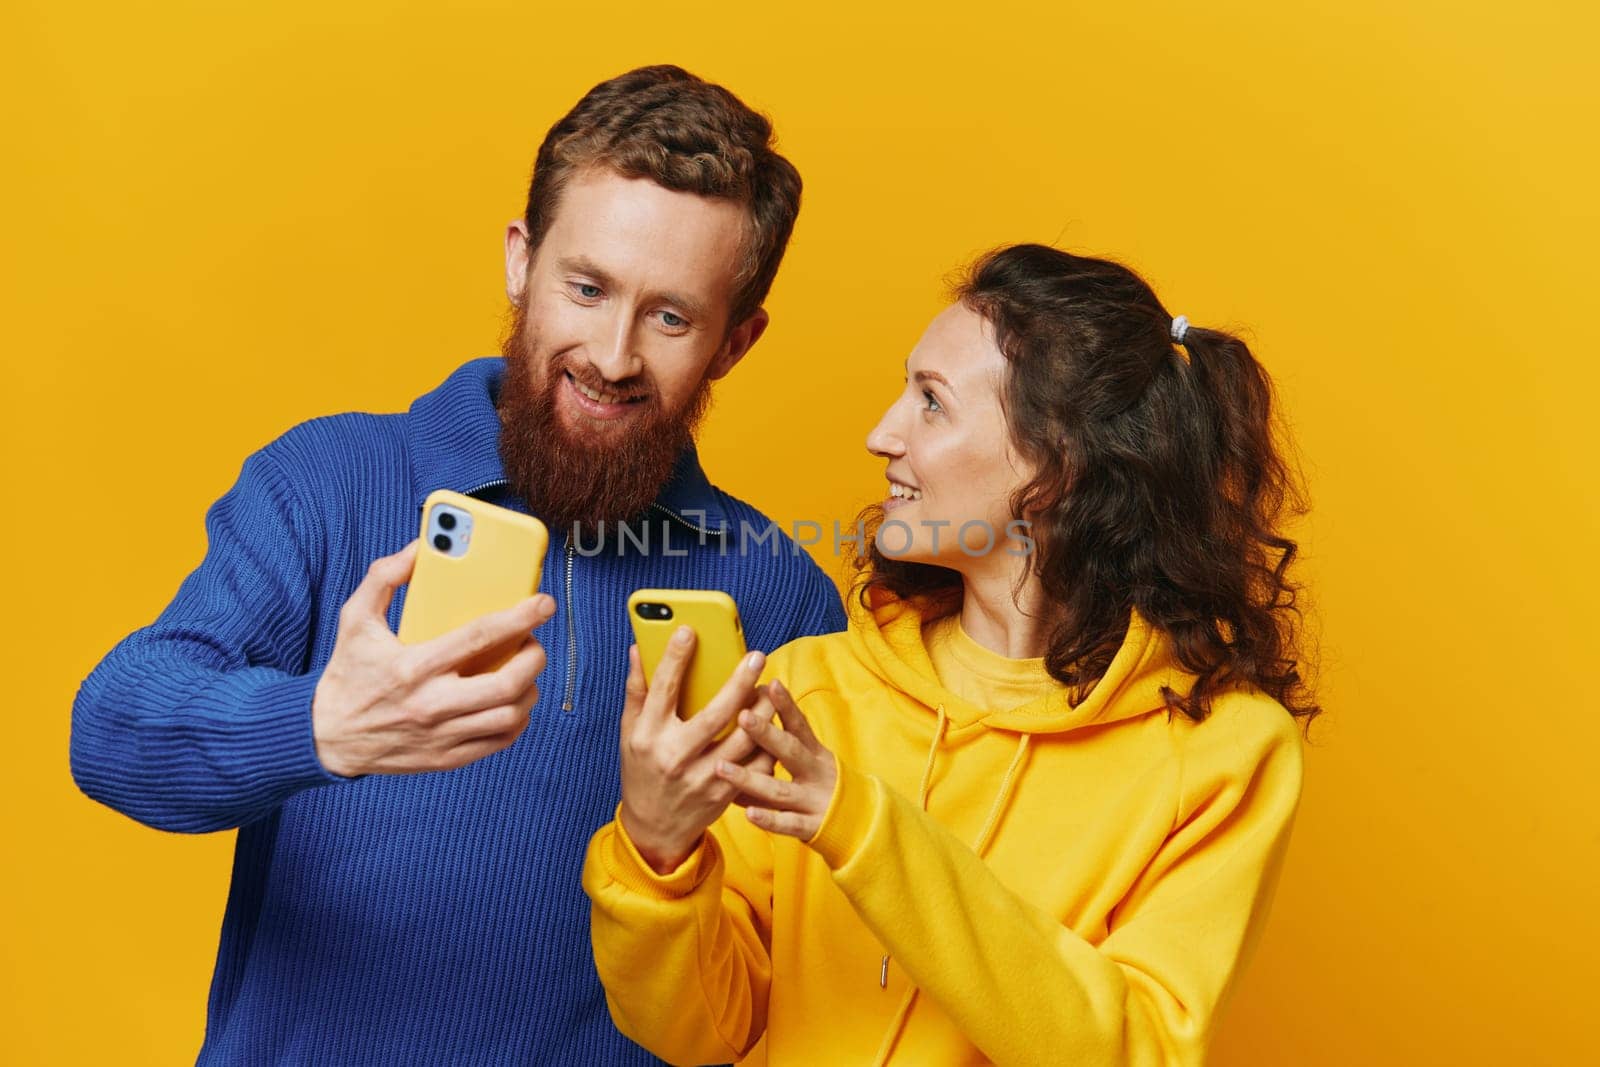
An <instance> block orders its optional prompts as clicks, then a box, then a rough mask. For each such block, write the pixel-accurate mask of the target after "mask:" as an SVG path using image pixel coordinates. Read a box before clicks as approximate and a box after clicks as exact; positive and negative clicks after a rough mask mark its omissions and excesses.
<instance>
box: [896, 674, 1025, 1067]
mask: <svg viewBox="0 0 1600 1067" xmlns="http://www.w3.org/2000/svg"><path fill="white" fill-rule="evenodd" d="M938 710H939V725H938V727H937V728H936V729H935V730H934V732H933V744H931V745H929V746H928V762H927V765H926V766H925V767H923V769H922V783H921V784H920V785H918V786H917V807H918V808H920V809H922V810H923V811H927V810H928V785H929V783H930V782H931V781H932V780H933V765H934V763H935V762H936V761H937V760H938V756H939V743H940V742H941V741H943V740H944V732H945V728H946V727H947V726H948V725H949V724H950V717H949V716H948V715H946V714H945V711H944V705H943V704H940V705H939V709H938ZM1032 740H1033V735H1032V734H1022V735H1021V736H1020V738H1019V740H1018V741H1017V751H1016V754H1015V755H1013V756H1012V757H1011V765H1010V766H1009V767H1007V768H1006V773H1005V777H1004V778H1002V779H1000V790H999V792H997V793H996V794H995V798H994V804H993V805H991V806H990V808H989V815H988V817H987V818H985V819H984V821H983V829H981V830H979V831H978V837H977V839H976V840H975V841H973V843H972V851H973V852H975V853H976V854H977V855H978V857H979V858H980V859H981V858H982V857H983V851H984V849H986V848H988V847H989V840H990V838H991V837H992V836H993V834H994V831H995V829H996V828H997V827H998V826H999V825H1000V815H1001V813H1002V812H1004V810H1005V806H1006V801H1008V800H1010V799H1011V790H1012V788H1013V787H1014V786H1015V784H1016V780H1017V772H1018V771H1019V770H1021V769H1022V764H1023V762H1024V761H1025V760H1026V759H1027V758H1028V745H1029V742H1031V741H1032ZM888 985H889V956H888V954H887V953H885V954H884V957H883V961H882V963H881V964H880V965H879V967H878V987H879V988H880V989H884V988H887V987H888ZM917 992H918V990H917V987H916V986H912V987H911V988H909V989H907V990H906V995H905V996H904V997H903V998H902V999H901V1001H900V1007H899V1009H898V1010H896V1011H895V1013H894V1019H893V1020H892V1021H891V1022H890V1023H889V1032H888V1033H886V1034H885V1035H884V1037H883V1044H881V1045H879V1046H878V1054H877V1055H876V1056H874V1057H873V1058H872V1062H873V1065H874V1067H881V1065H882V1064H884V1063H887V1062H888V1059H889V1053H890V1052H892V1051H894V1046H895V1042H897V1041H899V1040H900V1032H901V1030H903V1029H904V1028H905V1022H906V1017H907V1016H908V1015H910V1014H911V1004H912V1002H913V1001H915V1000H916V999H917Z"/></svg>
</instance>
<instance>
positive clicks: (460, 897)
mask: <svg viewBox="0 0 1600 1067" xmlns="http://www.w3.org/2000/svg"><path fill="white" fill-rule="evenodd" d="M502 371H503V364H502V362H501V361H500V360H499V359H484V360H477V361H474V362H471V363H468V364H466V365H465V366H463V367H462V368H460V369H459V370H457V371H456V372H455V373H454V374H452V375H451V376H450V377H449V379H447V380H446V381H445V382H444V384H443V385H441V386H440V387H439V388H438V389H436V390H435V391H433V392H431V393H429V394H427V395H426V396H423V397H422V398H420V399H419V400H417V402H416V403H415V404H413V405H412V407H411V410H410V411H409V412H408V413H407V414H403V415H361V414H349V415H339V416H334V417H331V418H324V419H316V420H313V421H311V422H308V423H305V424H303V425H301V426H298V427H296V428H294V429H293V430H290V431H289V432H288V433H287V434H285V435H284V436H283V437H281V438H279V439H278V440H276V441H274V442H273V443H272V444H270V445H268V446H267V447H265V448H263V449H262V450H261V451H259V452H257V453H256V454H254V455H253V456H251V457H250V458H249V459H248V460H247V461H246V462H245V464H244V469H243V472H242V473H241V474H240V477H239V481H238V483H237V484H236V485H235V486H234V487H233V488H232V489H231V490H230V491H229V492H228V493H227V494H226V495H225V496H223V497H222V499H220V500H219V501H217V503H216V504H215V505H214V506H213V507H212V509H211V511H210V512H209V514H208V516H207V531H208V534H209V539H210V542H209V548H208V550H207V553H206V557H205V559H204V561H203V562H202V563H201V565H200V567H199V568H198V569H197V570H196V571H195V572H194V573H193V574H191V575H190V576H189V577H188V578H187V579H186V580H185V581H184V583H183V585H182V586H181V587H180V589H179V590H178V594H177V597H176V599H174V600H173V602H172V603H171V605H169V606H168V607H167V609H166V610H165V611H164V612H163V613H162V614H161V617H160V618H159V619H157V620H156V622H155V623H154V624H153V625H151V626H149V627H147V628H145V629H143V630H139V631H137V632H136V633H134V634H133V635H131V636H130V637H128V638H127V639H126V640H125V641H123V642H122V643H121V644H119V645H118V646H117V647H116V648H115V649H113V650H112V652H111V653H110V654H109V655H107V656H106V658H105V660H104V661H103V662H102V663H101V664H100V665H99V666H98V667H97V668H95V670H94V672H93V673H92V674H91V675H90V676H89V678H88V679H87V680H86V681H85V682H84V683H83V687H82V689H81V690H80V691H79V693H78V697H77V701H76V702H75V704H74V706H73V718H72V771H73V775H74V777H75V778H76V779H77V781H78V784H79V786H80V787H81V788H82V789H83V791H84V792H85V793H87V794H88V795H89V796H91V797H93V798H95V799H96V800H99V801H101V802H103V803H105V804H108V805H110V806H111V807H113V808H116V809H117V810H119V811H122V812H124V813H126V814H128V815H130V816H132V817H133V818H135V819H138V820H139V821H140V822H144V823H147V824H149V825H151V826H154V827H158V828H161V829H166V830H178V831H185V832H204V831H210V830H223V829H229V828H232V827H238V828H239V836H238V842H237V845H236V849H235V854H234V863H233V884H232V889H231V891H230V893H229V896H228V904H227V910H226V912H225V914H224V916H223V921H222V937H221V945H220V947H219V950H218V953H217V966H216V973H215V975H214V976H213V978H212V984H211V998H210V1004H209V1008H208V1014H207V1022H206V1034H205V1044H204V1046H203V1047H202V1048H201V1050H200V1056H199V1062H201V1063H216V1064H241V1063H250V1064H255V1063H317V1064H328V1063H333V1064H346V1063H361V1064H511V1063H559V1064H567V1063H571V1064H607V1065H610V1064H633V1063H654V1062H656V1061H655V1060H654V1059H653V1058H652V1057H651V1056H649V1055H648V1054H647V1053H645V1052H644V1051H643V1050H642V1049H640V1048H639V1047H638V1046H636V1045H634V1044H632V1043H631V1042H629V1041H628V1040H627V1039H626V1038H624V1037H622V1036H621V1035H620V1034H618V1033H617V1032H616V1030H615V1029H613V1027H612V1025H611V1019H610V1016H609V1015H608V1014H607V1011H606V1004H605V996H604V993H603V992H602V990H601V986H600V983H599V980H598V979H597V978H596V976H595V970H594V962H593V957H592V955H591V949H590V943H589V902H588V898H586V897H585V896H584V894H583V889H582V887H581V886H580V884H579V871H580V869H581V867H582V864H583V854H584V847H585V845H586V844H587V842H588V840H589V837H590V835H591V834H593V833H594V831H595V830H596V829H598V828H599V827H600V826H601V825H603V824H604V823H605V822H607V821H608V820H609V819H611V817H612V815H613V814H614V812H615V808H616V805H617V801H618V797H619V783H618V717H619V715H620V712H621V708H622V694H623V684H624V678H625V676H626V672H627V647H628V645H629V643H630V640H631V638H630V628H629V625H628V619H627V611H626V600H627V597H628V594H629V593H631V592H632V591H633V590H635V589H638V588H642V587H656V588H663V587H664V588H690V589H693V588H700V589H721V590H724V591H726V592H728V593H730V594H731V595H732V596H733V598H734V599H735V601H737V602H738V604H739V608H740V612H741V614H742V616H743V619H744V627H745V633H746V635H747V638H748V640H749V643H750V647H752V648H759V649H762V650H765V651H771V650H773V649H775V648H777V647H778V646H779V645H782V644H784V643H785V642H787V641H790V640H793V639H794V638H797V637H801V636H805V635H808V634H815V633H826V632H831V631H834V630H839V629H843V627H844V621H845V620H844V614H843V611H842V609H841V607H840V603H839V597H838V593H837V592H836V590H835V589H834V587H833V585H832V583H830V582H829V581H828V579H827V578H826V576H824V575H823V573H822V572H821V570H820V569H819V568H818V567H817V566H816V565H815V564H814V563H812V562H811V560H810V558H809V557H808V556H807V555H806V554H805V553H804V552H803V551H801V550H799V549H798V548H797V547H796V546H795V545H794V544H793V542H791V541H789V540H788V539H787V538H784V537H782V536H781V535H779V537H778V539H777V540H776V541H773V540H765V541H758V540H756V538H755V536H745V535H746V533H747V531H748V532H749V533H750V534H751V535H755V534H764V533H766V532H767V530H768V524H767V520H766V519H765V517H764V516H762V515H761V514H760V513H759V512H757V511H756V510H755V509H753V508H751V507H750V506H748V505H747V504H744V503H742V502H740V501H738V500H735V499H734V498H732V497H730V496H728V495H726V494H724V493H722V492H721V491H719V490H717V489H715V488H713V487H712V486H711V485H710V484H709V483H708V482H707V481H706V477H705V474H704V473H703V472H702V471H701V469H700V467H699V464H698V462H697V460H696V458H695V456H694V453H693V451H692V450H691V451H690V452H688V453H686V454H685V455H684V456H683V458H682V459H681V460H680V462H679V463H678V466H677V469H676V472H675V474H674V476H673V479H672V481H671V482H670V483H669V485H668V486H667V487H666V488H665V489H664V490H663V492H662V494H661V496H660V498H659V499H658V500H657V502H656V503H655V504H654V505H652V506H651V509H650V516H649V518H648V520H647V521H645V522H644V523H642V524H635V526H634V529H635V530H639V531H642V532H643V533H644V534H645V535H646V536H648V537H649V539H650V540H649V552H648V554H645V553H643V552H640V551H639V550H638V548H637V545H638V539H637V538H635V539H634V540H632V541H630V540H628V539H623V538H616V537H613V538H610V539H609V540H608V542H607V543H606V545H605V547H604V549H603V550H602V551H600V552H598V554H585V553H594V552H595V548H596V544H595V543H592V542H590V541H588V539H587V538H585V539H584V540H580V541H579V542H578V543H577V544H576V545H574V544H572V543H570V538H569V537H568V536H567V534H566V532H565V531H559V530H552V531H551V548H550V555H549V558H548V559H547V560H546V564H545V568H544V579H543V581H542V583H541V588H542V589H543V590H544V591H545V592H548V593H550V594H551V595H552V596H554V597H555V599H556V603H557V614H556V617H555V618H554V619H553V620H551V621H550V622H549V623H547V624H546V625H545V626H544V627H542V628H541V629H540V630H539V631H538V635H539V637H540V639H541V641H542V642H543V643H544V646H545V649H546V651H547V652H548V654H549V666H548V667H547V668H546V669H545V671H544V674H543V675H541V677H540V684H539V694H540V695H539V701H538V703H537V705H535V706H534V708H533V712H532V716H531V720H530V722H529V725H528V728H527V730H526V731H525V732H524V733H523V734H522V736H521V737H520V738H519V739H518V740H517V741H516V743H515V744H513V745H511V746H510V747H509V748H507V749H506V750H504V751H502V752H499V753H497V754H495V755H493V756H490V757H488V758H486V759H483V760H480V761H478V762H476V763H473V764H470V765H468V766H466V767H462V768H460V769H459V770H454V771H448V772H440V773H432V774H414V775H393V776H389V775H383V776H378V775H374V776H370V777H365V778H359V779H345V778H340V777H337V776H335V775H332V774H330V773H328V772H327V771H325V770H324V769H323V767H322V765H321V764H320V763H319V761H318V759H317V755H316V749H315V743H314V740H313V736H312V728H311V699H312V694H313V692H314V690H315V689H316V685H317V680H318V678H319V676H320V674H321V672H322V669H323V667H324V665H325V664H326V663H327V661H328V657H329V654H330V653H331V652H332V649H333V641H334V635H335V631H336V629H337V626H338V617H339V607H340V605H342V604H343V603H344V601H345V600H346V599H347V598H348V597H349V595H350V593H351V591H352V590H354V589H355V587H356V585H357V584H358V583H359V582H360V581H361V578H362V576H363V575H364V574H365V571H366V568H367V565H368V564H369V563H370V562H371V561H372V560H373V559H375V558H377V557H379V556H383V555H388V554H389V553H392V552H395V551H398V550H399V549H400V548H402V547H404V546H405V544H406V543H407V542H408V541H410V540H411V539H412V538H414V537H415V536H416V535H417V529H418V526H419V522H420V515H421V510H420V509H421V505H422V501H423V498H424V497H426V496H427V494H428V493H429V492H430V491H432V490H434V489H439V488H447V489H454V490H457V491H459V492H465V493H471V494H475V495H477V496H479V497H481V498H483V499H486V500H490V501H492V502H494V503H499V504H503V505H506V506H509V507H517V508H522V504H521V503H520V501H518V500H516V499H515V498H514V497H513V496H511V495H510V493H509V491H508V490H507V488H506V482H505V472H504V470H503V468H502V466H501V463H500V458H499V454H498V450H497V434H498V431H499V419H498V415H497V413H496V411H495V407H494V398H495V396H496V394H497V392H498V388H499V381H500V376H501V374H502ZM719 531H720V532H719ZM664 540H665V542H666V543H665V544H664V543H663V541H664ZM619 553H620V554H619ZM403 602H404V600H403V596H397V597H396V598H395V602H394V604H393V605H392V607H391V610H390V613H389V623H390V625H391V627H392V626H394V625H396V624H397V623H398V621H399V615H400V608H401V606H402V604H403Z"/></svg>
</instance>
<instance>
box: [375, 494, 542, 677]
mask: <svg viewBox="0 0 1600 1067" xmlns="http://www.w3.org/2000/svg"><path fill="white" fill-rule="evenodd" d="M439 504H449V505H451V506H453V507H456V508H459V509H461V510H462V511H465V512H467V513H468V514H470V515H471V516H472V533H471V537H470V540H469V541H468V543H467V547H466V552H465V553H464V554H462V555H460V556H450V555H446V554H445V553H444V552H442V551H440V550H439V549H437V548H435V547H434V546H433V545H432V544H431V543H430V542H429V540H428V517H429V515H430V514H431V513H432V512H433V509H434V507H435V506H436V505H439ZM549 543H550V535H549V533H548V532H547V531H546V530H545V527H544V523H542V522H540V521H539V520H538V519H535V518H533V517H531V516H529V515H522V514H519V513H518V512H515V511H509V510H507V509H506V508H502V507H497V506H495V505H494V504H486V503H484V502H483V501H481V500H475V499H473V498H472V497H469V496H463V495H461V494H460V493H453V492H451V491H449V490H448V489H440V490H437V491H435V492H433V493H430V494H429V496H428V499H427V501H426V502H425V503H424V504H423V506H422V540H421V543H420V544H419V545H418V546H417V563H416V569H415V570H413V571H412V574H411V583H410V585H409V587H408V588H407V590H406V602H405V607H404V608H403V609H402V610H401V613H400V635H399V636H400V640H401V641H403V642H405V643H406V644H420V643H422V642H423V641H429V640H432V639H433V638H435V637H438V636H440V635H441V634H445V633H448V632H450V631H451V630H454V629H456V628H457V627H459V626H462V625H465V624H466V623H469V622H471V621H472V620H473V619H476V618H478V617H479V616H481V615H487V614H489V613H490V612H494V611H501V610H503V609H505V608H509V607H512V606H513V605H515V604H517V603H518V602H520V601H521V600H523V599H525V598H527V597H530V596H532V595H533V594H534V593H536V592H537V591H538V589H539V574H540V571H541V570H542V569H543V567H544V555H545V550H546V548H547V547H548V546H549ZM521 644H522V641H521V639H518V640H516V641H514V642H510V643H508V644H507V645H505V646H502V647H499V648H494V649H490V650H489V651H488V652H485V653H483V654H482V655H480V656H477V657H475V658H474V659H472V660H470V661H469V662H467V663H465V664H463V665H462V667H461V673H463V674H477V673H480V672H483V671H490V670H494V669H495V668H496V667H499V666H500V665H501V664H503V663H505V661H506V660H508V659H510V658H511V657H512V656H513V655H515V654H516V651H517V649H518V648H519V647H521Z"/></svg>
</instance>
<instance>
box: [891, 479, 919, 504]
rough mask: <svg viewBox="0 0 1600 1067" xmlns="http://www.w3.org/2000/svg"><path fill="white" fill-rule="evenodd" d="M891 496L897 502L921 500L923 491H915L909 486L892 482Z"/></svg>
mask: <svg viewBox="0 0 1600 1067" xmlns="http://www.w3.org/2000/svg"><path fill="white" fill-rule="evenodd" d="M889 495H890V496H892V497H894V498H895V499H896V500H921V499H922V490H921V489H913V488H911V487H910V486H909V485H901V484H900V483H899V482H890V483H889Z"/></svg>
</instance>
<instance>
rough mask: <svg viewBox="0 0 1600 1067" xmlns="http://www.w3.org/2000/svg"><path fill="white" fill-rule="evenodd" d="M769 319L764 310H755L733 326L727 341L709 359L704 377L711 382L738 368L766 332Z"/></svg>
mask: <svg viewBox="0 0 1600 1067" xmlns="http://www.w3.org/2000/svg"><path fill="white" fill-rule="evenodd" d="M770 321H771V317H770V316H769V315H768V314H767V309H766V308H756V309H755V311H754V312H752V313H751V315H750V317H749V318H748V319H745V320H744V321H743V322H741V323H740V324H739V325H737V326H735V327H734V328H733V329H732V331H730V332H729V334H728V339H727V340H726V341H724V342H722V348H720V349H719V350H718V351H717V354H716V355H715V356H713V357H711V365H710V366H709V367H707V368H706V377H707V378H709V379H710V380H711V381H716V380H717V379H718V378H722V377H725V376H726V375H727V373H728V372H729V371H731V370H732V369H733V368H734V367H736V366H738V364H739V361H740V360H741V359H743V358H744V354H745V353H746V352H748V351H750V349H752V348H754V347H755V343H756V342H757V341H759V340H761V335H762V334H764V333H766V332H767V323H768V322H770Z"/></svg>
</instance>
